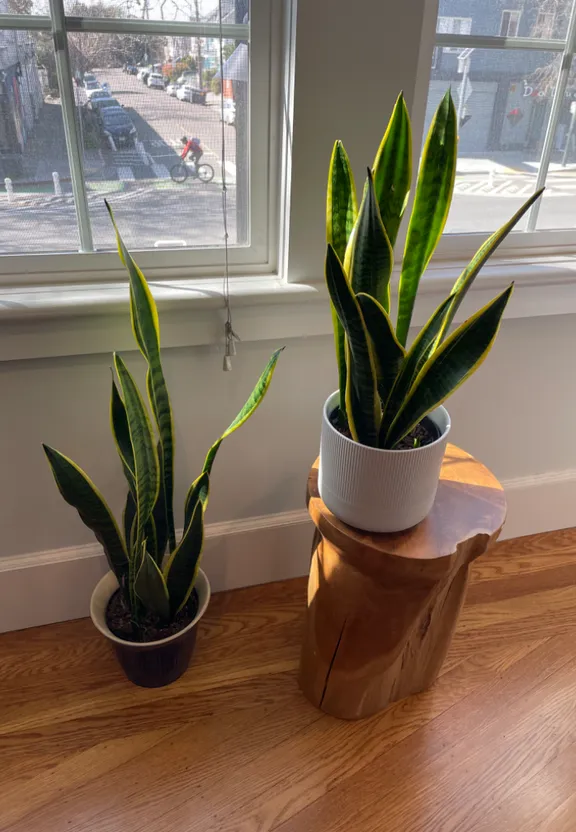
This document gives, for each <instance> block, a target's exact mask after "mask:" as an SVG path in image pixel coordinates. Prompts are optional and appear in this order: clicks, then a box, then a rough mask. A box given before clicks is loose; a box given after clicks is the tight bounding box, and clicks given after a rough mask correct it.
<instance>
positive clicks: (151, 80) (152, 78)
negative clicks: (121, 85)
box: [147, 72, 164, 90]
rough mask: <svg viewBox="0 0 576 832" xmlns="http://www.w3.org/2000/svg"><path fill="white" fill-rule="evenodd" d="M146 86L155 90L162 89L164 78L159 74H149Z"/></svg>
mask: <svg viewBox="0 0 576 832" xmlns="http://www.w3.org/2000/svg"><path fill="white" fill-rule="evenodd" d="M147 83H148V86H149V87H150V88H152V87H154V88H156V89H160V90H163V89H164V76H163V75H162V74H161V73H160V72H151V73H150V75H149V76H148V82H147Z"/></svg>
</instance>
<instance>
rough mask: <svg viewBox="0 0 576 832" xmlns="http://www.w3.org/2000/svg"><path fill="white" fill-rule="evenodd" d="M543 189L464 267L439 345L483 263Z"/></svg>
mask: <svg viewBox="0 0 576 832" xmlns="http://www.w3.org/2000/svg"><path fill="white" fill-rule="evenodd" d="M544 190H545V189H544V188H540V190H538V191H536V192H535V193H533V194H532V196H531V197H530V198H529V199H527V200H526V202H525V203H524V205H522V207H521V208H519V209H518V211H516V213H515V214H514V216H513V217H512V218H511V219H510V220H508V222H507V223H505V225H503V226H502V228H500V229H498V231H495V232H494V234H492V235H491V236H490V237H489V238H488V239H487V240H486V242H485V243H483V244H482V245H481V246H480V248H479V249H478V251H477V252H476V254H475V255H474V257H473V258H472V260H471V261H470V263H469V264H468V265H467V266H466V268H465V269H464V271H463V272H462V274H461V275H460V277H459V278H458V280H457V281H456V283H455V284H454V286H453V287H452V303H451V305H450V308H449V309H448V311H447V313H446V316H445V318H444V323H443V326H442V329H441V330H440V332H439V333H438V338H437V343H440V341H442V339H443V338H444V337H445V335H446V334H447V332H448V330H449V328H450V324H451V323H452V321H453V320H454V316H455V315H456V312H457V311H458V308H459V306H460V304H461V303H462V301H463V300H464V298H465V297H466V292H467V291H468V289H469V288H470V286H471V285H472V284H473V283H474V279H475V277H476V275H477V274H478V272H479V271H480V269H481V268H482V266H483V265H484V263H485V262H486V261H487V260H488V258H489V257H491V256H492V254H494V252H495V251H496V249H497V248H498V246H499V245H500V243H501V242H502V240H504V238H505V237H507V236H508V234H509V233H510V232H511V231H512V229H513V228H514V226H515V225H516V223H517V222H518V221H519V220H521V219H522V217H523V216H524V214H525V213H526V211H528V209H529V208H531V207H532V205H533V204H534V203H535V202H536V200H537V199H538V198H539V197H541V196H542V194H543V193H544Z"/></svg>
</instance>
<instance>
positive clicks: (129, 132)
mask: <svg viewBox="0 0 576 832" xmlns="http://www.w3.org/2000/svg"><path fill="white" fill-rule="evenodd" d="M98 121H99V123H100V131H101V133H102V136H103V137H104V138H105V139H110V138H112V139H113V140H114V144H115V145H116V147H118V148H120V147H134V144H135V143H136V128H135V127H134V125H133V124H132V121H131V119H130V117H129V116H128V115H127V113H126V112H125V110H123V109H122V108H121V107H120V108H118V107H108V108H106V107H104V108H103V109H102V110H100V111H99V112H98Z"/></svg>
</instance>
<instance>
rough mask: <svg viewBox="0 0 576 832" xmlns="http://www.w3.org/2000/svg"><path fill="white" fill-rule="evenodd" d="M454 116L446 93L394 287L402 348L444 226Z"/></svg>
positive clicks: (449, 196) (453, 162)
mask: <svg viewBox="0 0 576 832" xmlns="http://www.w3.org/2000/svg"><path fill="white" fill-rule="evenodd" d="M456 122H457V117H456V110H455V107H454V102H453V101H452V97H451V95H450V92H447V93H446V95H445V96H444V98H443V99H442V101H441V102H440V105H439V107H438V109H437V110H436V114H435V116H434V118H433V120H432V124H431V125H430V130H429V131H428V137H427V139H426V144H425V145H424V151H423V153H422V161H421V163H420V170H419V173H418V181H417V184H416V193H415V196H414V204H413V206H412V214H411V216H410V222H409V224H408V232H407V235H406V245H405V248H404V259H403V261H402V270H401V272H400V283H399V286H398V320H397V324H396V337H397V338H398V340H399V341H400V343H401V344H402V346H406V340H407V338H408V330H409V329H410V321H411V320H412V311H413V309H414V303H415V300H416V293H417V291H418V284H419V283H420V278H421V277H422V275H423V273H424V270H425V269H426V266H427V265H428V263H429V262H430V258H431V257H432V255H433V253H434V250H435V248H436V246H437V244H438V241H439V240H440V237H441V236H442V231H443V230H444V226H445V224H446V219H447V217H448V211H449V209H450V202H451V200H452V191H453V188H454V177H455V175H456V145H457V135H458V128H457V124H456Z"/></svg>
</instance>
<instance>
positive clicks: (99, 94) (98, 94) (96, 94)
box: [86, 86, 112, 101]
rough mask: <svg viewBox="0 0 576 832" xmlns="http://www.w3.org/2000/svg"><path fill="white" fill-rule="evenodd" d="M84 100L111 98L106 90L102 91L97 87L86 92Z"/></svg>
mask: <svg viewBox="0 0 576 832" xmlns="http://www.w3.org/2000/svg"><path fill="white" fill-rule="evenodd" d="M86 98H87V99H88V101H90V100H91V99H92V98H112V96H111V95H110V93H109V92H108V91H107V90H103V89H102V87H100V86H98V87H95V88H94V89H91V90H86Z"/></svg>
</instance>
